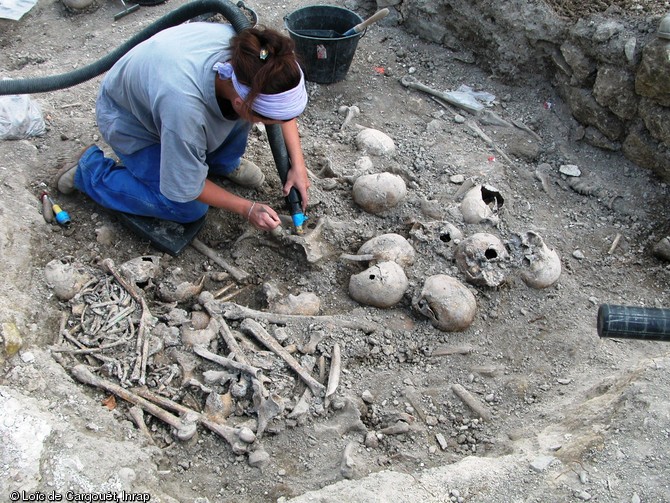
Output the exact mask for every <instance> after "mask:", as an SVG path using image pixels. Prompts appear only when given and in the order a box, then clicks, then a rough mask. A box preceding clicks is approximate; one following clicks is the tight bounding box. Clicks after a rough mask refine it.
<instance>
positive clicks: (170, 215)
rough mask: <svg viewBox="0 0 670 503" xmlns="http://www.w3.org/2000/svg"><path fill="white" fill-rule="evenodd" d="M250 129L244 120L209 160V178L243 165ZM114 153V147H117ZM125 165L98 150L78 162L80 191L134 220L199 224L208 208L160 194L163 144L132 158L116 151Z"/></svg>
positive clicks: (134, 154)
mask: <svg viewBox="0 0 670 503" xmlns="http://www.w3.org/2000/svg"><path fill="white" fill-rule="evenodd" d="M250 126H251V125H250V124H248V123H243V122H242V121H240V123H239V125H238V126H236V127H235V129H233V131H231V133H230V134H229V135H228V137H227V138H226V140H225V141H224V142H223V144H222V145H221V146H220V147H219V148H217V149H216V150H215V151H214V152H212V153H211V154H208V155H207V157H206V162H207V165H208V166H209V174H210V175H223V176H225V175H227V174H229V173H232V172H233V171H234V170H235V169H236V168H237V167H238V166H239V165H240V159H241V158H242V155H243V154H244V151H245V149H246V146H247V139H248V136H249V129H250ZM112 148H114V147H113V146H112ZM116 155H117V156H118V157H119V159H120V160H121V163H120V164H117V163H116V161H114V159H110V158H108V157H105V155H104V153H103V152H102V150H100V149H99V148H98V147H97V146H95V145H93V146H91V147H89V148H88V149H87V150H86V152H84V154H83V155H82V156H81V158H80V159H79V168H78V169H77V173H76V174H75V177H74V184H75V187H76V188H77V189H79V190H81V191H82V192H84V193H85V194H86V195H88V196H89V197H90V198H91V199H93V200H94V201H95V202H96V203H98V204H99V205H100V206H103V207H105V208H108V209H110V210H115V211H122V212H124V213H130V214H133V215H141V216H145V217H155V218H159V219H161V220H171V221H173V222H179V223H182V224H183V223H189V222H194V221H196V220H198V219H199V218H201V217H202V216H203V215H205V213H207V210H208V209H209V206H208V205H206V204H205V203H201V202H200V201H197V200H194V201H189V202H187V203H177V202H174V201H171V200H170V199H168V198H167V197H165V196H164V195H163V194H161V191H160V187H159V184H160V163H161V149H160V144H158V143H157V144H155V145H150V146H148V147H146V148H143V149H142V150H138V151H137V152H134V153H132V154H130V155H122V154H119V153H118V152H116Z"/></svg>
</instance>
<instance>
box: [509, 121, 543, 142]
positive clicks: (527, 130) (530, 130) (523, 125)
mask: <svg viewBox="0 0 670 503" xmlns="http://www.w3.org/2000/svg"><path fill="white" fill-rule="evenodd" d="M512 124H514V125H515V126H516V127H518V128H519V129H521V130H522V131H525V132H526V133H528V134H529V135H531V136H532V137H533V138H535V139H536V140H537V141H539V142H541V141H542V137H541V136H540V135H539V134H537V133H536V132H535V131H533V130H532V129H531V128H529V127H528V126H526V125H525V124H524V123H523V122H521V121H520V120H513V121H512Z"/></svg>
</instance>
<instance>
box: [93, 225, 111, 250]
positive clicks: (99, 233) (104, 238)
mask: <svg viewBox="0 0 670 503" xmlns="http://www.w3.org/2000/svg"><path fill="white" fill-rule="evenodd" d="M95 236H96V241H97V242H98V243H100V244H102V245H105V246H111V245H113V244H114V241H115V238H116V233H115V232H114V229H112V228H111V227H110V226H108V225H103V226H102V227H98V228H97V229H96V230H95Z"/></svg>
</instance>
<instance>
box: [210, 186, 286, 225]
mask: <svg viewBox="0 0 670 503" xmlns="http://www.w3.org/2000/svg"><path fill="white" fill-rule="evenodd" d="M198 201H200V202H201V203H205V204H207V205H209V206H213V207H214V208H221V209H223V210H226V211H230V212H232V213H237V214H238V215H240V216H241V217H243V218H245V219H247V220H249V222H251V224H252V225H253V226H254V227H256V228H257V229H261V230H264V231H270V230H272V229H274V228H275V227H277V226H278V225H279V224H280V220H279V216H278V215H277V213H276V212H275V210H273V209H272V208H270V207H269V206H268V205H267V204H262V203H254V202H252V201H249V200H248V199H244V198H243V197H240V196H236V195H235V194H233V193H232V192H228V191H227V190H226V189H224V188H223V187H220V186H219V185H217V184H215V183H214V182H212V181H211V180H205V188H204V189H202V192H201V193H200V195H199V196H198Z"/></svg>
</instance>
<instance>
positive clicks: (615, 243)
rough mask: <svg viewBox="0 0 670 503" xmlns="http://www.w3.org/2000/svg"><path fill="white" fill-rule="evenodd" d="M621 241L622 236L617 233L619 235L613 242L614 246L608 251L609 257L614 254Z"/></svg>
mask: <svg viewBox="0 0 670 503" xmlns="http://www.w3.org/2000/svg"><path fill="white" fill-rule="evenodd" d="M619 241H621V234H620V233H618V232H617V235H616V236H615V237H614V241H612V246H610V249H609V250H607V254H608V255H612V253H614V250H616V247H617V246H619Z"/></svg>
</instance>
